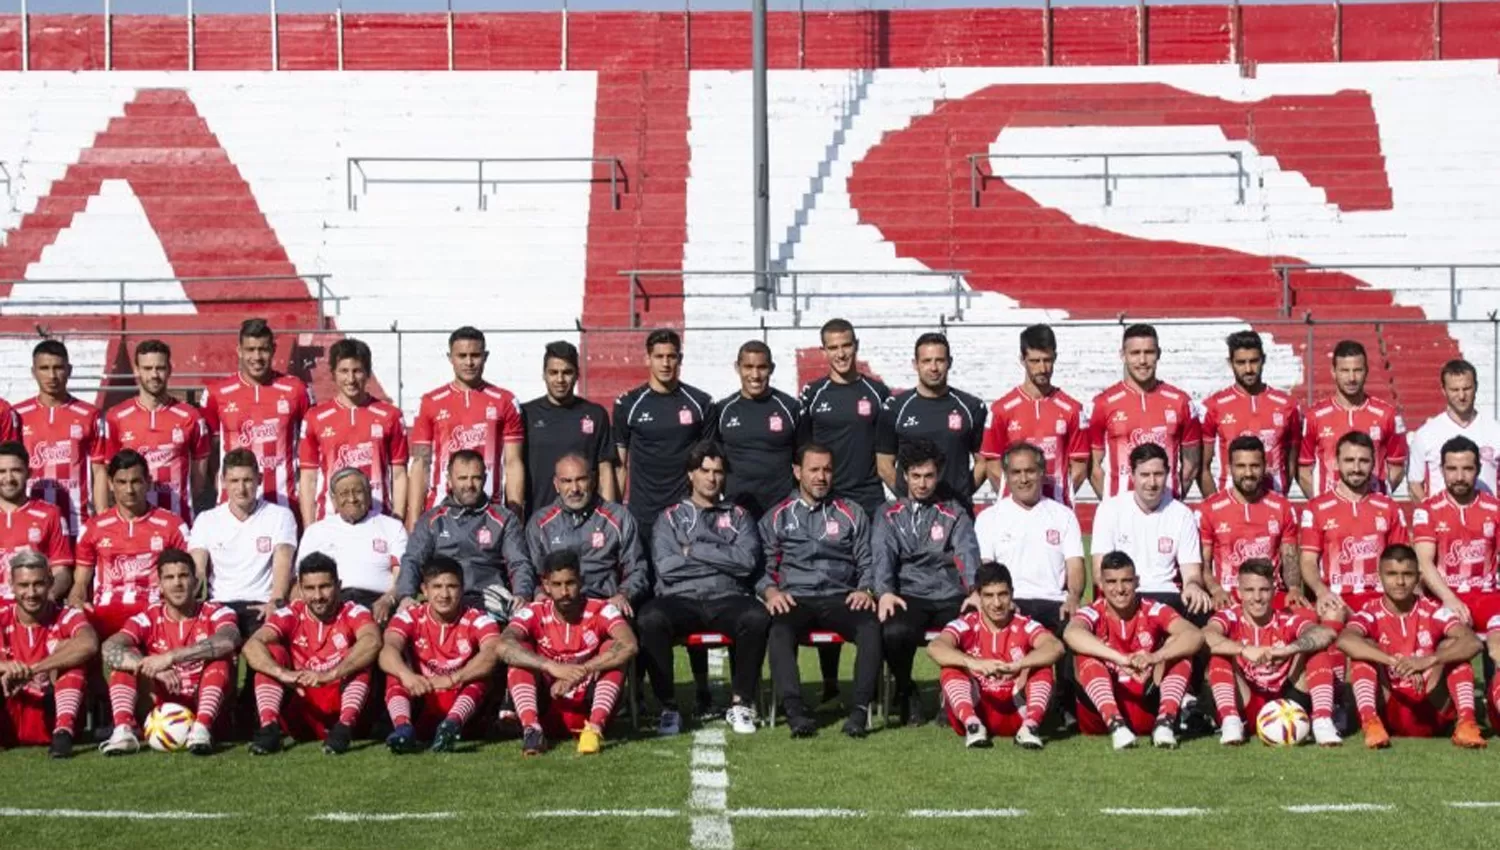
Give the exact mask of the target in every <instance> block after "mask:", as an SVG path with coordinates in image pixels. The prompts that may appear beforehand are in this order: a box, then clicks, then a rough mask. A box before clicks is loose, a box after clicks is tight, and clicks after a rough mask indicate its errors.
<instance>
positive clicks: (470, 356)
mask: <svg viewBox="0 0 1500 850" xmlns="http://www.w3.org/2000/svg"><path fill="white" fill-rule="evenodd" d="M489 356H490V353H489V352H488V351H486V350H485V345H484V334H483V333H481V332H479V331H478V330H476V329H474V328H471V327H468V326H467V325H466V326H464V327H461V328H459V329H458V330H456V331H454V332H453V333H452V334H450V335H449V336H448V362H449V363H451V364H452V365H453V380H452V381H449V382H448V383H447V384H444V385H443V386H441V387H438V388H437V389H435V390H433V391H432V392H430V393H428V394H426V395H424V396H422V404H421V406H420V407H419V408H418V410H417V418H416V420H415V421H413V422H412V427H411V460H412V464H411V486H410V491H411V496H410V504H409V505H408V506H407V509H406V516H407V517H409V518H410V519H411V521H412V522H416V519H417V517H419V516H421V515H422V512H423V511H425V510H428V509H430V508H432V506H433V505H436V504H437V503H438V502H440V501H442V500H443V494H445V493H447V492H448V482H447V479H446V474H447V471H448V458H449V457H451V456H452V455H453V453H454V452H457V451H462V450H463V449H470V450H473V451H476V452H479V453H480V454H481V455H483V456H484V468H485V472H486V477H487V478H488V479H489V480H490V481H491V482H493V489H494V492H492V493H490V501H492V502H496V503H504V504H507V505H509V506H510V509H511V510H513V511H517V512H519V511H521V510H522V509H523V508H524V506H525V505H526V455H525V453H524V452H523V451H522V443H523V442H524V441H525V439H526V424H525V422H524V420H523V419H522V418H521V404H520V402H518V401H516V397H515V396H514V395H512V394H511V392H510V390H507V389H503V388H501V387H497V386H495V385H494V384H491V383H489V382H488V381H486V380H485V379H484V364H485V362H486V361H487V360H489Z"/></svg>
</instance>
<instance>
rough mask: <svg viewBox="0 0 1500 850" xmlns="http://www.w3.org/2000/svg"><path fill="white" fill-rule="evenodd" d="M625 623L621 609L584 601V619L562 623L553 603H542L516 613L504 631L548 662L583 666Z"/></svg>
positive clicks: (528, 606)
mask: <svg viewBox="0 0 1500 850" xmlns="http://www.w3.org/2000/svg"><path fill="white" fill-rule="evenodd" d="M624 622H625V618H624V617H623V616H621V614H620V609H619V608H616V607H615V606H614V605H613V604H612V603H610V602H609V601H608V600H605V599H589V600H586V601H585V602H584V603H583V616H582V618H581V619H579V621H578V622H577V623H569V622H568V621H566V620H564V619H563V618H562V616H561V615H559V614H558V613H557V610H556V609H555V608H554V607H553V605H552V600H551V599H545V600H543V601H541V602H533V603H531V604H530V605H527V606H526V607H525V608H522V609H521V610H520V611H518V612H516V616H515V618H514V619H512V620H511V621H510V625H508V626H506V628H507V629H511V630H513V631H516V632H520V633H521V635H522V636H524V637H525V638H526V640H528V641H530V642H531V644H532V645H533V646H535V647H536V651H537V653H538V654H539V655H541V656H542V657H543V658H546V659H548V660H549V661H557V662H559V663H562V664H582V663H583V662H585V661H587V660H589V659H590V658H593V657H594V655H596V654H597V653H598V652H599V647H601V646H603V645H604V642H605V641H607V640H610V639H611V638H610V634H609V632H610V630H611V629H613V628H614V627H615V626H616V625H619V624H620V623H624Z"/></svg>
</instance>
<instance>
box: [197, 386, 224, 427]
mask: <svg viewBox="0 0 1500 850" xmlns="http://www.w3.org/2000/svg"><path fill="white" fill-rule="evenodd" d="M198 412H199V413H200V414H202V415H203V424H204V426H205V427H206V428H208V433H209V434H210V435H211V436H212V435H217V434H218V433H219V428H220V426H221V425H222V424H223V423H222V421H221V420H220V419H219V394H218V393H217V392H215V391H214V388H213V387H209V388H208V389H206V390H204V391H203V406H202V407H200V408H198Z"/></svg>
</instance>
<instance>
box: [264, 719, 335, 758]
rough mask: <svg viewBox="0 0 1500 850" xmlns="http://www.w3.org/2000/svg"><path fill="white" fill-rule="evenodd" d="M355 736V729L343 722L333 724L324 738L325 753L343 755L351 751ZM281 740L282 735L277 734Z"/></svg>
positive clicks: (278, 739) (326, 754)
mask: <svg viewBox="0 0 1500 850" xmlns="http://www.w3.org/2000/svg"><path fill="white" fill-rule="evenodd" d="M353 738H354V730H353V729H350V728H349V727H348V726H345V725H344V724H342V723H335V724H333V728H331V729H329V730H328V737H327V738H324V739H323V755H325V756H341V755H343V754H344V753H347V752H349V744H350V742H351V741H352V740H353ZM280 742H281V736H280V735H279V734H278V735H277V743H280Z"/></svg>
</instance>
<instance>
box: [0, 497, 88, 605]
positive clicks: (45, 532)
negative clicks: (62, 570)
mask: <svg viewBox="0 0 1500 850" xmlns="http://www.w3.org/2000/svg"><path fill="white" fill-rule="evenodd" d="M26 551H31V552H38V553H40V554H42V555H43V556H45V557H46V558H47V563H48V564H50V565H52V566H54V567H58V566H62V567H71V566H73V541H72V540H70V539H69V538H68V534H67V532H66V531H65V530H64V529H63V524H62V514H61V513H60V512H59V511H58V510H57V508H55V507H53V506H52V505H49V504H47V503H46V502H39V501H37V500H35V499H31V500H28V501H27V502H26V503H25V504H24V505H21V506H20V507H19V508H16V509H15V510H13V511H4V510H0V599H10V598H12V597H11V590H10V559H11V558H14V557H15V556H16V555H19V554H20V553H22V552H26Z"/></svg>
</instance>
